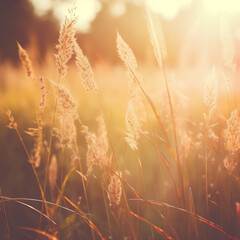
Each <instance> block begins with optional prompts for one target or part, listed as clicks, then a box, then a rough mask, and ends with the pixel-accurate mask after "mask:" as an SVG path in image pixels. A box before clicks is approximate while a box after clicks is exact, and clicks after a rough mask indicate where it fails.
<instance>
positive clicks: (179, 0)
mask: <svg viewBox="0 0 240 240" xmlns="http://www.w3.org/2000/svg"><path fill="white" fill-rule="evenodd" d="M190 2H192V0H167V1H166V0H146V5H147V6H148V7H149V8H150V9H151V10H152V11H153V12H156V13H160V14H161V15H162V16H163V17H164V18H166V19H172V18H175V17H176V15H177V14H178V12H179V11H180V10H181V9H182V8H183V7H185V6H187V5H188V4H189V3H190Z"/></svg>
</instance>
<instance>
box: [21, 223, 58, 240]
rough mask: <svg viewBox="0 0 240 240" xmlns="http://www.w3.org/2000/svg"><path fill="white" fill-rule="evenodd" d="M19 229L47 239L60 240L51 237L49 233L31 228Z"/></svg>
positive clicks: (22, 227)
mask: <svg viewBox="0 0 240 240" xmlns="http://www.w3.org/2000/svg"><path fill="white" fill-rule="evenodd" d="M18 229H22V230H27V231H31V232H35V233H38V234H40V235H42V236H43V237H46V238H47V239H50V240H58V238H57V237H56V236H54V235H50V234H49V233H47V232H44V231H41V230H39V229H35V228H30V227H24V226H19V227H18Z"/></svg>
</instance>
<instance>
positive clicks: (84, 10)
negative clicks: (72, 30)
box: [54, 0, 101, 32]
mask: <svg viewBox="0 0 240 240" xmlns="http://www.w3.org/2000/svg"><path fill="white" fill-rule="evenodd" d="M74 2H76V6H77V17H78V23H77V29H78V30H80V31H82V32H83V31H87V30H88V29H89V28H90V23H91V21H92V20H94V18H95V16H96V13H97V12H98V11H99V10H100V9H101V5H100V3H99V2H98V1H96V0H88V1H87V4H86V0H78V1H69V2H63V3H61V4H58V5H57V6H55V8H54V14H55V16H56V17H57V18H58V19H59V20H60V22H63V20H64V16H66V14H67V13H68V9H70V8H71V7H72V5H73V3H74Z"/></svg>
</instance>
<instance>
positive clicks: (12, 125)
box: [5, 109, 17, 130]
mask: <svg viewBox="0 0 240 240" xmlns="http://www.w3.org/2000/svg"><path fill="white" fill-rule="evenodd" d="M5 113H6V115H7V117H8V120H9V124H8V125H7V127H8V128H10V129H14V130H16V129H17V123H16V122H15V119H14V117H13V115H12V112H11V110H10V109H8V110H7V111H6V112H5Z"/></svg>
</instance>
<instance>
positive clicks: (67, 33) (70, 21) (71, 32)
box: [55, 7, 77, 80]
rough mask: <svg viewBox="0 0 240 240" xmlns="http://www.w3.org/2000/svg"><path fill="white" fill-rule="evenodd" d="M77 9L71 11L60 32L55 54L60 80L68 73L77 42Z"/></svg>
mask: <svg viewBox="0 0 240 240" xmlns="http://www.w3.org/2000/svg"><path fill="white" fill-rule="evenodd" d="M75 12H76V7H74V8H72V9H71V10H69V16H66V17H65V21H64V24H63V26H62V28H61V30H60V35H59V38H58V44H57V46H56V48H57V54H55V60H56V66H57V71H58V76H59V80H61V79H62V78H63V77H64V76H65V75H66V73H67V62H68V61H69V59H70V58H71V56H72V54H73V51H74V41H75V31H76V29H75V25H76V22H77V18H76V16H75Z"/></svg>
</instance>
